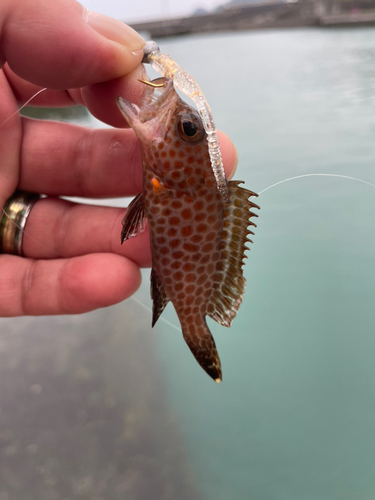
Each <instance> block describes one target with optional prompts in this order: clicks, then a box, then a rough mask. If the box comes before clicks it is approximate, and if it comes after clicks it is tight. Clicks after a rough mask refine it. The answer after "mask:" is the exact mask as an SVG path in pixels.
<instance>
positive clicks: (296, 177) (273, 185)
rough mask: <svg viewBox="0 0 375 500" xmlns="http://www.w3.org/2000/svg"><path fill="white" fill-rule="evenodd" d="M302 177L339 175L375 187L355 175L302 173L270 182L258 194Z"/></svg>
mask: <svg viewBox="0 0 375 500" xmlns="http://www.w3.org/2000/svg"><path fill="white" fill-rule="evenodd" d="M303 177H341V178H342V179H349V180H351V181H357V182H361V183H362V184H367V185H368V186H372V187H373V188H375V184H372V183H371V182H368V181H364V180H363V179H358V178H357V177H351V176H350V175H341V174H302V175H296V176H294V177H289V178H288V179H284V180H282V181H279V182H275V184H272V185H271V186H268V187H266V188H265V189H263V190H262V191H260V192H259V193H258V195H261V194H262V193H265V192H266V191H268V190H269V189H271V188H273V187H275V186H278V185H279V184H284V182H289V181H293V180H294V179H302V178H303Z"/></svg>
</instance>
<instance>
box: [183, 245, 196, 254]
mask: <svg viewBox="0 0 375 500" xmlns="http://www.w3.org/2000/svg"><path fill="white" fill-rule="evenodd" d="M182 248H183V249H184V250H186V252H196V251H197V250H198V246H197V245H194V244H193V243H184V244H183V245H182Z"/></svg>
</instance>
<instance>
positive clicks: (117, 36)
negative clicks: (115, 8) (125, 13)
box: [83, 9, 146, 51]
mask: <svg viewBox="0 0 375 500" xmlns="http://www.w3.org/2000/svg"><path fill="white" fill-rule="evenodd" d="M83 19H84V20H85V21H86V22H87V24H88V25H89V26H90V27H91V28H92V29H94V30H95V31H96V32H97V33H99V34H100V35H102V36H105V37H106V38H108V40H112V41H113V42H117V43H121V44H122V45H125V47H127V48H128V49H129V50H131V51H137V50H140V49H142V48H143V47H144V45H145V43H146V42H145V40H144V39H143V38H142V37H141V35H139V34H138V33H137V32H136V31H134V30H133V29H132V28H130V26H127V25H126V24H124V23H122V22H121V21H117V19H113V18H112V17H109V16H105V15H104V14H98V13H97V12H91V11H89V10H88V9H85V10H84V12H83Z"/></svg>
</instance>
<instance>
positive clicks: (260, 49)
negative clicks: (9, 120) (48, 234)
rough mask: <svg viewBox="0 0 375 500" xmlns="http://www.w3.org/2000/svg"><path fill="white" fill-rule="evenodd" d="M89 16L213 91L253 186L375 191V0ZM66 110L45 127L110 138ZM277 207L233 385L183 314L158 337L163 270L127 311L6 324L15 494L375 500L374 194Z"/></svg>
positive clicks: (261, 231) (0, 485)
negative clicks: (156, 292)
mask: <svg viewBox="0 0 375 500" xmlns="http://www.w3.org/2000/svg"><path fill="white" fill-rule="evenodd" d="M82 3H83V4H84V5H85V6H87V7H88V8H89V9H92V10H96V11H98V12H102V13H105V14H108V15H112V16H114V17H116V18H118V19H120V20H122V21H124V22H127V23H130V24H132V25H133V26H135V27H136V28H137V29H139V30H141V31H142V34H144V36H146V37H147V38H155V39H156V41H157V42H158V43H159V44H160V47H161V49H162V51H163V52H166V53H168V54H170V55H171V56H172V57H173V58H174V59H175V60H176V61H177V62H178V63H179V64H180V65H181V66H183V67H184V68H185V69H186V70H187V71H188V72H189V73H191V74H192V75H193V76H194V78H196V80H197V81H198V82H199V84H200V86H201V88H202V90H203V91H204V93H205V95H206V97H207V100H208V102H209V103H210V106H211V109H212V112H213V115H214V117H215V122H216V124H217V126H218V127H219V128H220V129H222V130H224V131H225V132H226V133H227V134H228V135H229V136H230V137H231V138H232V140H233V142H234V143H235V144H236V146H237V148H238V152H239V166H238V170H237V173H236V176H235V178H236V179H241V180H244V181H245V182H246V184H245V185H246V187H248V188H249V189H251V190H254V191H256V192H260V191H262V190H263V189H265V188H267V187H268V186H271V185H273V184H274V183H277V182H279V181H282V180H284V179H287V178H291V177H294V176H300V175H303V174H311V173H323V174H327V173H330V174H336V175H345V176H350V177H355V178H359V179H362V180H364V181H367V182H370V183H373V184H374V183H375V169H374V158H375V141H374V134H375V25H374V26H372V22H373V17H372V16H373V15H374V14H373V11H372V9H373V7H374V5H373V4H374V2H372V1H370V0H368V1H367V0H358V1H355V0H350V1H349V0H342V1H341V2H340V0H316V1H313V0H311V1H310V0H306V1H305V0H303V1H300V2H280V3H275V2H265V3H263V4H255V3H248V4H244V3H243V2H242V3H241V4H240V2H238V1H232V2H230V3H229V4H226V5H223V4H222V3H221V2H215V1H213V0H211V1H204V0H201V1H199V0H194V1H188V0H186V1H185V2H183V3H182V2H178V1H177V0H169V1H168V0H161V1H160V2H157V1H152V2H151V1H147V0H139V2H132V3H131V2H116V1H114V0H106V1H102V0H96V1H95V0H91V1H90V0H85V1H84V2H82ZM374 12H375V11H374ZM374 19H375V18H374ZM258 28H259V29H258ZM260 28H262V29H260ZM181 35H183V36H181ZM149 73H150V75H152V72H151V71H149ZM40 112H41V111H40V110H38V111H37V113H38V114H40ZM27 113H31V114H33V113H35V110H30V109H29V110H28V111H27ZM64 113H65V114H64V115H61V114H60V111H56V110H46V111H43V116H44V117H47V118H54V119H55V118H58V119H63V120H67V119H69V120H73V121H74V122H75V123H80V124H84V125H91V126H104V125H103V124H100V123H99V122H97V121H96V120H94V119H93V118H92V117H90V116H89V115H87V114H86V112H85V111H84V110H83V109H81V108H79V109H74V110H71V111H69V110H68V111H67V110H65V111H64ZM70 113H71V114H70ZM106 203H107V204H111V205H114V204H117V205H121V206H125V205H126V204H127V200H107V201H106ZM258 203H259V205H260V206H261V211H260V212H259V219H258V220H257V223H258V227H257V229H256V231H255V232H256V235H255V236H254V244H253V245H252V248H251V252H249V259H248V261H247V263H246V266H245V277H246V279H247V284H248V287H247V291H246V295H245V298H244V303H243V305H242V307H241V309H240V311H239V314H238V316H237V318H236V319H235V321H234V323H233V326H232V328H231V329H230V330H227V329H224V328H222V327H220V326H219V325H216V324H214V323H213V322H210V328H211V330H212V332H213V334H214V336H215V340H216V342H217V345H218V350H219V353H220V356H221V360H222V365H223V375H224V377H223V379H224V380H223V383H222V384H219V385H217V384H214V383H213V382H212V380H210V379H209V378H208V377H207V375H206V374H205V373H204V372H203V371H202V370H201V368H200V367H199V366H198V365H197V363H196V362H195V360H194V359H193V357H192V356H191V354H190V352H189V350H188V348H187V346H186V345H185V343H184V341H183V339H182V336H181V334H180V333H179V332H178V331H177V330H178V329H179V328H178V321H177V319H176V317H175V314H174V311H173V307H172V306H171V305H168V307H167V309H166V311H165V312H164V313H163V317H164V318H165V319H167V320H168V321H169V322H170V323H171V324H172V325H176V326H175V327H174V326H171V324H167V323H166V322H164V321H163V320H159V322H158V324H157V326H156V327H155V328H154V330H153V331H152V330H151V327H150V324H151V312H150V310H149V309H148V308H150V305H151V303H150V298H149V270H144V272H143V275H144V276H143V284H142V287H141V289H140V290H139V291H138V292H137V294H136V296H135V298H134V299H129V300H128V301H126V302H124V303H122V304H119V305H117V306H114V307H110V308H107V309H103V310H99V311H95V312H93V313H89V314H85V315H81V316H70V317H54V318H20V319H1V320H0V500H26V499H27V500H37V499H38V500H73V499H74V500H75V499H90V500H91V499H92V500H112V499H113V500H117V499H134V500H146V499H147V500H150V499H153V500H159V499H160V500H164V499H166V500H169V499H171V500H172V499H183V500H184V499H186V500H188V499H194V500H195V499H197V500H227V499H229V498H233V499H236V500H247V499H255V500H315V499H319V500H338V499H340V500H346V499H347V500H349V499H350V500H352V499H353V498H355V499H356V500H372V499H373V498H374V496H375V473H374V472H375V363H374V356H375V335H374V332H375V318H374V313H373V311H374V299H375V220H374V214H375V190H374V188H373V187H371V186H369V185H366V184H363V183H360V182H357V181H354V180H349V179H343V178H337V177H307V178H299V179H295V180H292V181H290V182H287V183H284V184H280V185H278V186H275V187H273V188H272V189H269V190H268V191H266V192H265V193H264V194H261V195H260V197H259V198H258ZM119 232H120V229H119ZM176 327H177V329H176Z"/></svg>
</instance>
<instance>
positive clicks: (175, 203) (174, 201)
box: [171, 200, 182, 209]
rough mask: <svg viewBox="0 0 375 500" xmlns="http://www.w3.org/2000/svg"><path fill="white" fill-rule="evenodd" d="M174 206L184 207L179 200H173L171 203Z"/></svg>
mask: <svg viewBox="0 0 375 500" xmlns="http://www.w3.org/2000/svg"><path fill="white" fill-rule="evenodd" d="M171 205H172V207H173V208H176V209H178V208H181V207H182V203H181V202H180V201H179V200H173V201H172V203H171Z"/></svg>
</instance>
